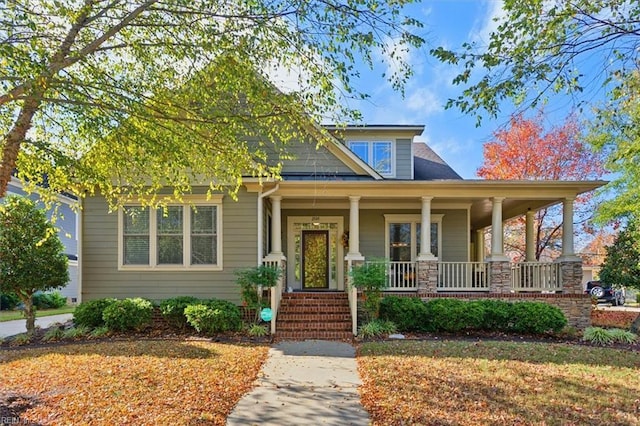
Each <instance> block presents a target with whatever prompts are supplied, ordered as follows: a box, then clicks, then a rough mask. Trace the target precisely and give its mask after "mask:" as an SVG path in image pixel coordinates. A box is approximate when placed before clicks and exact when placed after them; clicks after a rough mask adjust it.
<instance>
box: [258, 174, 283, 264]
mask: <svg viewBox="0 0 640 426" xmlns="http://www.w3.org/2000/svg"><path fill="white" fill-rule="evenodd" d="M278 189H280V184H279V183H278V184H276V186H275V187H273V188H271V189H270V190H268V191H267V192H265V193H263V192H262V189H261V190H260V192H259V193H258V266H260V265H262V259H263V258H264V253H263V247H264V242H263V241H262V239H263V238H262V237H263V232H262V230H263V226H264V221H263V218H264V209H263V206H264V201H263V200H264V198H265V197H268V196H269V195H271V194H273V193H274V192H276V191H277V190H278Z"/></svg>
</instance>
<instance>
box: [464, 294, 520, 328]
mask: <svg viewBox="0 0 640 426" xmlns="http://www.w3.org/2000/svg"><path fill="white" fill-rule="evenodd" d="M471 303H475V304H477V305H478V306H480V308H481V309H482V311H483V315H482V321H481V323H480V326H479V328H480V329H482V330H489V331H498V330H507V329H508V328H509V322H510V320H511V308H512V304H511V303H509V302H505V301H502V300H492V299H483V300H478V301H474V302H471Z"/></svg>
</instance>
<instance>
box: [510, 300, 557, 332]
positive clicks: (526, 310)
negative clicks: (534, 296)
mask: <svg viewBox="0 0 640 426" xmlns="http://www.w3.org/2000/svg"><path fill="white" fill-rule="evenodd" d="M511 314H512V317H511V320H510V324H509V329H510V331H514V332H516V333H525V334H527V333H533V334H543V333H547V332H549V331H552V332H556V333H557V332H559V331H560V330H562V329H563V328H564V326H566V325H567V318H566V317H565V316H564V313H563V312H562V311H561V310H560V308H558V307H557V306H552V305H549V304H547V303H543V302H515V303H513V306H511Z"/></svg>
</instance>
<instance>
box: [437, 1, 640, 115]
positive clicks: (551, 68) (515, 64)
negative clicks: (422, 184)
mask: <svg viewBox="0 0 640 426" xmlns="http://www.w3.org/2000/svg"><path fill="white" fill-rule="evenodd" d="M502 12H503V13H502V15H501V17H499V18H496V21H497V22H496V29H495V30H494V31H493V32H491V34H490V36H489V40H488V41H487V42H486V45H481V44H480V42H473V43H465V44H464V45H463V46H462V49H460V50H459V51H454V50H450V49H447V48H444V47H438V48H436V49H433V50H432V51H431V53H432V54H433V55H434V56H435V57H437V58H438V59H439V60H440V61H442V62H445V63H450V64H454V65H457V66H458V65H459V66H460V70H459V73H458V74H457V75H456V76H455V78H454V79H453V82H454V84H459V85H464V86H465V89H464V91H463V93H462V94H461V95H460V96H459V97H457V98H455V99H450V100H449V101H448V103H447V106H448V107H457V108H459V109H460V110H461V111H462V112H465V113H469V114H474V115H475V116H476V118H477V120H478V121H477V123H478V124H479V123H480V122H481V119H482V116H483V115H485V114H487V115H489V116H493V117H495V116H496V115H497V113H498V112H499V111H500V107H501V104H502V102H503V101H504V100H506V99H510V100H512V101H514V102H515V103H516V104H517V105H524V106H525V107H535V106H536V105H538V104H539V103H540V102H541V101H544V100H545V97H546V96H547V95H549V94H551V93H559V92H563V91H564V92H568V93H570V94H573V95H576V96H580V95H581V94H582V95H583V96H584V98H583V99H581V100H580V102H584V101H587V100H589V98H588V97H589V96H592V93H593V90H597V89H598V86H600V87H603V88H605V89H607V90H610V94H612V93H613V91H614V90H615V87H617V86H618V84H616V81H619V80H618V77H620V76H625V75H627V74H628V73H629V72H633V71H634V70H635V69H636V67H637V58H638V50H637V44H638V41H639V40H638V38H639V36H640V8H638V7H637V4H636V2H634V1H629V0H609V1H593V0H574V1H547V0H531V1H516V0H505V1H504V3H503V6H502ZM581 67H582V69H581ZM594 73H598V74H594ZM612 83H613V84H612Z"/></svg>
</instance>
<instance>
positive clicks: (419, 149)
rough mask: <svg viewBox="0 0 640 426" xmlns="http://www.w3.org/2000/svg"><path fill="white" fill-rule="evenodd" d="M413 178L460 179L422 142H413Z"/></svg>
mask: <svg viewBox="0 0 640 426" xmlns="http://www.w3.org/2000/svg"><path fill="white" fill-rule="evenodd" d="M413 178H414V180H450V179H462V177H461V176H460V175H459V174H458V173H456V172H455V170H453V169H452V168H451V166H449V165H448V164H447V163H445V161H444V160H443V159H442V158H440V156H439V155H438V154H436V153H435V151H433V150H432V149H431V148H429V146H428V145H427V144H425V143H424V142H414V143H413Z"/></svg>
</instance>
